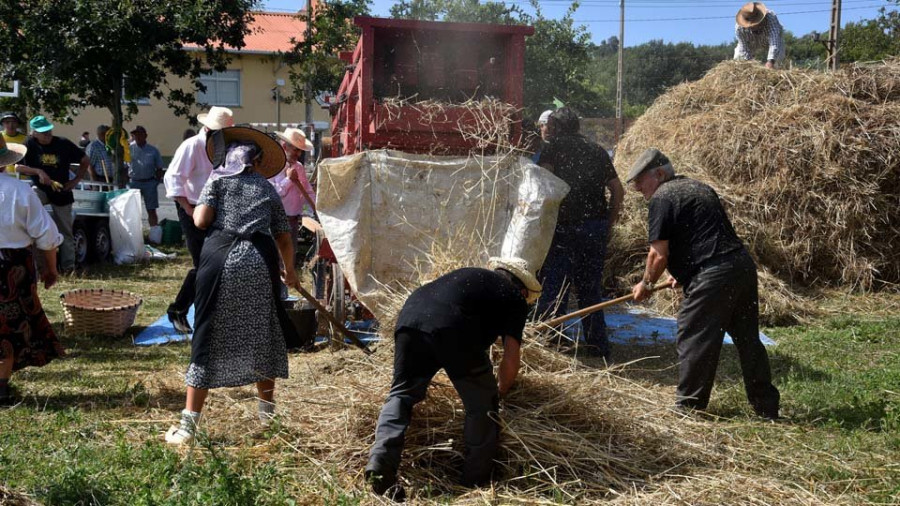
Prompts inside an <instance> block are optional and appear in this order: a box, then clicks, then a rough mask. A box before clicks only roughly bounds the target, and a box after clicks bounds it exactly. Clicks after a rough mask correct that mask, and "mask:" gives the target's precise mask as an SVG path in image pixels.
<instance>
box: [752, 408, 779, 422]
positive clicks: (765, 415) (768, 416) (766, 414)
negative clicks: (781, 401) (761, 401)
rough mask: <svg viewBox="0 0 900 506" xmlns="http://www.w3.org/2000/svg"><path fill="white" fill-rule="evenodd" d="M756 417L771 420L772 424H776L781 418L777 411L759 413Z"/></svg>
mask: <svg viewBox="0 0 900 506" xmlns="http://www.w3.org/2000/svg"><path fill="white" fill-rule="evenodd" d="M756 415H757V416H758V417H760V418H765V419H766V420H769V421H770V422H774V421H776V420H778V419H780V418H781V417H780V416H778V410H777V409H776V410H774V411H757V412H756Z"/></svg>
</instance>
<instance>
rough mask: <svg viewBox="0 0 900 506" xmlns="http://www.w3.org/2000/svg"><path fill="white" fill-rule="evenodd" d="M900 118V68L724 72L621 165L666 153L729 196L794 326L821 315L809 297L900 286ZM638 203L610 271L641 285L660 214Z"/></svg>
mask: <svg viewBox="0 0 900 506" xmlns="http://www.w3.org/2000/svg"><path fill="white" fill-rule="evenodd" d="M898 117H900V62H898V61H892V62H887V63H885V64H883V65H876V66H867V67H856V66H853V67H848V68H847V69H845V70H842V71H840V72H837V73H829V74H825V73H821V72H817V71H811V70H769V69H765V68H764V67H762V66H760V65H758V64H756V63H752V62H724V63H721V64H719V65H718V66H716V67H715V68H713V69H712V70H711V71H710V72H709V73H708V74H707V75H706V76H705V77H703V78H702V79H700V80H699V81H696V82H692V83H685V84H682V85H679V86H676V87H674V88H672V89H671V90H670V91H669V92H668V93H666V94H665V95H662V96H661V97H659V98H658V99H657V100H656V102H655V103H654V104H653V106H652V107H651V108H650V109H648V110H647V112H646V113H645V114H644V115H643V116H641V118H640V119H639V120H638V121H637V122H636V123H635V124H634V126H633V127H632V128H631V129H630V130H629V131H628V133H627V134H626V136H625V137H624V138H623V139H622V141H621V143H620V145H619V148H618V152H617V155H616V167H617V169H618V171H619V175H620V176H621V177H624V175H625V174H626V173H627V171H628V169H629V167H630V165H631V163H632V162H633V161H634V160H635V159H636V158H637V156H638V155H639V154H640V153H641V152H642V151H643V150H644V149H646V148H648V147H651V146H655V147H658V148H660V149H661V150H662V151H663V152H664V153H666V154H667V155H668V156H669V157H670V158H671V159H672V161H673V164H674V165H675V168H676V171H677V172H678V173H680V174H684V175H686V176H689V177H692V178H695V179H698V180H701V181H703V182H706V183H708V184H710V185H711V186H712V187H713V188H715V189H716V191H717V192H718V193H719V195H720V196H721V197H722V199H723V201H724V203H725V206H726V209H727V211H728V213H729V215H730V216H731V219H732V221H733V223H734V226H735V228H736V229H737V231H738V234H739V235H740V237H741V238H742V239H743V240H744V241H745V242H746V243H747V244H748V246H749V248H750V250H751V251H752V253H753V255H754V257H755V258H757V260H758V263H759V265H760V268H761V270H762V271H763V272H764V273H765V274H764V277H766V278H767V279H768V280H767V281H765V282H764V283H763V294H762V295H763V298H764V299H766V298H767V299H768V300H769V301H770V303H771V304H770V305H771V306H772V307H771V308H770V309H769V310H768V313H766V316H767V317H768V318H769V320H770V321H772V320H773V319H774V320H778V319H785V318H786V319H790V315H791V313H792V312H794V313H797V314H800V315H802V314H804V313H807V312H808V311H809V308H808V307H804V306H808V304H806V303H805V302H803V300H802V299H803V297H802V293H803V290H805V289H810V288H811V289H818V288H823V287H835V288H841V289H844V290H870V289H874V288H881V287H884V286H889V285H896V284H897V283H900V230H898V228H900V227H898V221H897V219H896V217H897V216H898V215H900V123H898V120H897V118H898ZM629 194H630V195H629V196H628V198H627V204H626V205H627V210H626V213H625V218H624V223H623V226H622V229H620V230H619V231H618V233H617V236H618V237H617V238H616V243H615V244H616V247H615V248H613V250H614V251H615V253H614V254H613V257H612V258H611V260H610V264H609V267H608V269H609V270H610V271H613V272H617V273H619V274H620V275H624V277H625V278H628V281H631V280H632V279H633V277H631V276H629V274H633V273H634V272H635V271H636V270H637V269H638V268H639V267H638V266H639V265H640V264H641V262H642V261H643V254H644V253H645V251H646V233H645V232H646V225H645V220H646V204H645V203H644V202H643V199H642V198H641V197H640V196H639V195H636V194H634V193H633V192H629ZM638 259H640V260H638ZM621 284H622V285H623V286H625V285H626V284H627V283H621Z"/></svg>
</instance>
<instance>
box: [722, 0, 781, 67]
mask: <svg viewBox="0 0 900 506" xmlns="http://www.w3.org/2000/svg"><path fill="white" fill-rule="evenodd" d="M734 36H735V37H737V47H735V48H734V59H735V60H752V59H753V53H754V52H756V51H762V50H764V49H765V50H767V53H766V67H767V68H770V69H772V68H775V67H780V66H781V63H782V62H783V61H784V29H783V28H782V27H781V23H779V22H778V17H776V16H775V13H774V12H772V11H770V10H768V9H766V6H765V5H763V3H762V2H749V3H746V4H744V6H743V7H741V10H739V11H738V13H737V16H735V25H734Z"/></svg>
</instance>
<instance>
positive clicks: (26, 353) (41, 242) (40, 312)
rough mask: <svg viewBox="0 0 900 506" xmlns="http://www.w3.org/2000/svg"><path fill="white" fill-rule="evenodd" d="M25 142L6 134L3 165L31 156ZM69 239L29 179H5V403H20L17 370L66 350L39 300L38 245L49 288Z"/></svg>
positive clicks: (0, 363) (1, 343)
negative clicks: (58, 255)
mask: <svg viewBox="0 0 900 506" xmlns="http://www.w3.org/2000/svg"><path fill="white" fill-rule="evenodd" d="M25 151H26V148H25V146H23V145H21V144H7V143H6V141H5V140H4V139H3V138H0V166H6V165H14V164H15V163H16V162H18V161H20V160H21V159H22V157H24V156H25ZM62 241H63V237H62V235H61V234H60V233H59V231H58V230H57V228H56V225H55V224H54V223H53V220H52V219H50V215H49V214H48V213H47V211H46V210H45V209H44V206H43V204H41V201H40V199H38V196H37V195H36V194H35V193H34V192H33V191H32V190H31V187H30V186H29V185H28V183H26V182H24V181H18V180H16V179H15V178H11V177H0V406H10V405H13V404H15V403H16V402H17V399H16V398H15V396H13V393H12V390H11V389H10V385H9V381H10V379H11V378H12V374H13V372H14V371H18V370H20V369H22V368H24V367H27V366H35V367H41V366H43V365H45V364H47V363H48V362H50V361H51V360H53V359H55V358H57V357H61V356H63V354H64V352H63V349H62V346H61V345H60V343H59V339H58V338H57V337H56V333H55V332H54V331H53V327H52V326H51V325H50V322H49V321H48V320H47V315H46V314H45V313H44V309H43V307H42V306H41V300H40V299H39V298H38V295H37V294H38V287H37V281H38V277H37V274H36V272H35V263H34V257H33V253H32V251H33V249H32V246H34V247H36V248H37V249H38V250H40V251H41V253H42V255H43V256H44V263H45V264H46V268H44V269H43V271H42V272H41V276H40V280H41V281H43V283H44V288H45V289H47V288H50V287H52V286H53V285H54V284H55V283H56V279H57V277H58V273H57V271H56V247H57V246H59V245H60V243H62Z"/></svg>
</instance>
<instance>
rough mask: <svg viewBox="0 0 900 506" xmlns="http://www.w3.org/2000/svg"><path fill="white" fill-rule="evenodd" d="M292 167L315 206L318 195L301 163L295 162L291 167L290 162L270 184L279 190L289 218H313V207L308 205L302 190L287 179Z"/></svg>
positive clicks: (271, 179)
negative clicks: (288, 170) (303, 216)
mask: <svg viewBox="0 0 900 506" xmlns="http://www.w3.org/2000/svg"><path fill="white" fill-rule="evenodd" d="M291 166H293V167H294V170H295V171H296V172H297V176H298V178H299V179H300V184H301V185H303V189H305V190H306V192H307V193H308V194H309V196H310V198H312V199H313V202H312V204H313V205H315V198H316V194H315V192H313V189H312V185H311V184H309V179H307V178H306V169H305V168H304V167H303V164H301V163H300V162H294V163H293V165H291V164H290V162H288V163H286V164H285V165H284V169H283V170H282V171H281V172H279V173H278V174H276V175H274V176H272V177H271V178H270V179H269V182H270V183H272V186H274V187H275V189H276V190H278V196H279V197H281V203H282V204H284V212H285V214H287V215H288V216H300V215H301V214H305V215H307V216H312V215H313V211H312V206H310V205H309V204H308V201H307V200H306V197H304V196H303V192H302V191H300V188H298V187H297V185H296V184H295V183H294V182H293V181H291V179H290V178H289V177H287V169H288V167H291Z"/></svg>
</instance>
